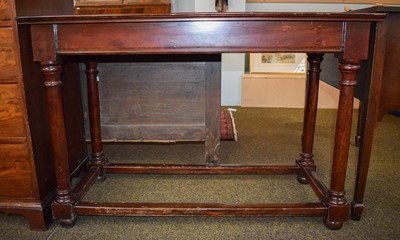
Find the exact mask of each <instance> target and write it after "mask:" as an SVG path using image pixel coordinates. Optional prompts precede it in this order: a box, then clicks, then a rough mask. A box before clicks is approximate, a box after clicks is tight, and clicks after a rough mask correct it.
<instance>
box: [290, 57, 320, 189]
mask: <svg viewBox="0 0 400 240" xmlns="http://www.w3.org/2000/svg"><path fill="white" fill-rule="evenodd" d="M307 60H308V63H309V68H308V75H307V93H306V104H305V109H304V122H303V135H302V153H301V154H300V159H298V160H297V161H296V163H297V164H298V165H301V166H303V167H307V168H311V169H314V170H315V164H314V160H313V145H314V134H315V123H316V118H317V107H318V88H319V74H320V72H321V62H322V60H323V54H307ZM297 180H298V181H299V182H301V183H304V184H306V183H307V180H306V178H305V177H304V175H303V174H302V173H301V172H298V174H297Z"/></svg>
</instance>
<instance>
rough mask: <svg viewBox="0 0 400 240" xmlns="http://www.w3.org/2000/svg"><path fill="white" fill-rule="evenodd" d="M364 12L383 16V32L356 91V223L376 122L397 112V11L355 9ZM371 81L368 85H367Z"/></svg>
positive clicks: (399, 69) (399, 35)
mask: <svg viewBox="0 0 400 240" xmlns="http://www.w3.org/2000/svg"><path fill="white" fill-rule="evenodd" d="M357 12H365V13H385V14H387V17H386V18H385V20H384V22H383V24H382V28H383V29H382V30H381V31H377V32H376V33H375V34H374V35H373V36H372V37H371V41H374V44H373V45H371V48H370V53H371V54H370V58H369V60H368V62H367V63H366V64H365V65H364V67H363V69H362V74H361V75H360V80H361V81H363V82H364V84H363V85H361V88H362V89H360V91H359V92H361V94H360V99H361V101H362V102H361V106H360V112H359V122H358V129H357V136H356V142H357V145H358V146H359V147H360V149H359V160H358V169H357V179H356V188H355V192H354V199H353V201H352V205H353V206H352V218H353V219H354V220H359V219H360V218H361V213H362V210H363V209H364V204H363V199H364V191H365V186H366V181H367V174H368V168H369V160H370V157H371V150H372V144H373V137H374V131H375V128H376V127H377V121H381V120H382V118H383V115H385V114H386V113H388V112H390V111H399V110H400V60H399V58H398V56H397V55H399V54H400V31H399V29H400V8H399V7H385V6H375V7H371V8H366V9H361V10H357ZM369 81H370V82H369Z"/></svg>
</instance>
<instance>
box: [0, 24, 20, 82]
mask: <svg viewBox="0 0 400 240" xmlns="http://www.w3.org/2000/svg"><path fill="white" fill-rule="evenodd" d="M17 72H18V71H17V59H16V53H15V41H14V35H13V31H12V28H10V27H3V28H1V27H0V83H2V82H3V83H4V82H8V83H9V82H17V81H18V80H17Z"/></svg>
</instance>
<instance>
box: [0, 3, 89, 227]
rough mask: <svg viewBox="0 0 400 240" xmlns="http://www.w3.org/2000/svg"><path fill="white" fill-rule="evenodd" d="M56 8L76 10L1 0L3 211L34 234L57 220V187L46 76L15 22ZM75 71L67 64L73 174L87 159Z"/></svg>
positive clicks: (0, 184)
mask: <svg viewBox="0 0 400 240" xmlns="http://www.w3.org/2000/svg"><path fill="white" fill-rule="evenodd" d="M24 2H25V3H29V5H30V6H26V5H24ZM61 2H63V3H61ZM53 3H57V4H56V5H57V6H56V7H58V9H59V10H60V9H61V8H62V7H63V6H65V5H64V4H65V3H67V4H68V3H69V4H70V5H71V6H72V2H71V1H63V0H62V1H58V0H55V1H51V2H49V1H42V0H37V1H34V2H32V1H24V0H16V1H14V0H0V109H2V110H0V211H1V212H5V213H7V214H19V215H22V216H24V217H26V218H27V220H28V221H29V225H30V228H31V229H34V230H45V229H46V227H47V226H48V224H49V223H50V222H51V221H52V216H51V208H50V205H51V203H52V201H53V200H54V197H55V190H56V183H55V174H54V168H53V166H54V164H53V161H52V160H53V159H52V156H51V151H50V149H51V146H50V139H49V138H50V137H49V130H48V121H47V107H46V104H45V102H46V98H45V96H46V92H45V88H44V87H43V77H42V75H41V71H40V65H39V64H37V63H33V62H32V59H33V57H32V49H31V42H30V34H29V32H26V31H19V29H18V26H17V23H16V21H15V17H16V16H17V15H21V13H27V12H29V13H30V14H32V15H35V14H40V13H38V12H35V11H36V10H38V9H40V10H44V9H47V10H50V9H51V8H54V7H55V6H54V5H53ZM16 4H17V8H16V6H15V5H16ZM44 5H46V6H44ZM45 12H46V11H42V13H45ZM46 13H47V14H50V11H47V12H46ZM25 28H27V27H25ZM25 43H27V44H25ZM74 66H76V64H75V65H74V64H67V65H66V69H67V72H68V74H67V76H66V77H64V78H63V80H65V84H64V86H63V102H64V103H67V104H66V106H65V108H64V109H63V110H64V113H65V118H66V129H67V141H68V152H69V165H70V170H71V173H70V174H74V172H79V168H80V166H83V165H84V164H83V163H84V162H85V158H86V144H85V142H84V138H83V135H82V133H83V131H82V130H83V125H82V123H83V122H82V119H83V118H82V116H81V114H80V113H81V112H82V111H81V110H82V108H81V103H80V91H79V85H78V86H76V83H77V81H70V79H73V78H74V74H75V73H76V72H74V71H72V70H73V67H74ZM71 90H72V91H71ZM77 96H79V97H77ZM71 109H72V110H71ZM76 113H79V114H76ZM71 123H72V124H71Z"/></svg>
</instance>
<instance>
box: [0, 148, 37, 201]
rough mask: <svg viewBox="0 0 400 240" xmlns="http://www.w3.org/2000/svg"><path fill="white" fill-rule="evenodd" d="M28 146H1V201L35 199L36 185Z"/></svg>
mask: <svg viewBox="0 0 400 240" xmlns="http://www.w3.org/2000/svg"><path fill="white" fill-rule="evenodd" d="M32 179H33V178H32V168H31V163H30V157H29V151H28V148H27V145H26V144H0V199H1V198H33V197H34V194H33V192H34V184H33V180H32Z"/></svg>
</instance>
